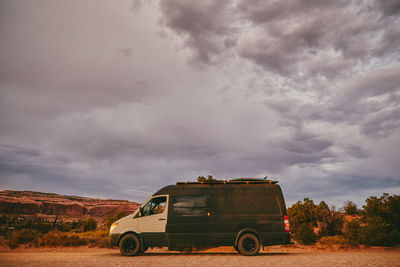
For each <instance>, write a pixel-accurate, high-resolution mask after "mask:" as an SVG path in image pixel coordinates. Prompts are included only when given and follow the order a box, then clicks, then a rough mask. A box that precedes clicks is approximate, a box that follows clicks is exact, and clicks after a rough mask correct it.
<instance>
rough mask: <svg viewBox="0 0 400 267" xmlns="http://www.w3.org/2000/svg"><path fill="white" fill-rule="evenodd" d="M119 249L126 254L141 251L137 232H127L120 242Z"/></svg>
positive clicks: (134, 254)
mask: <svg viewBox="0 0 400 267" xmlns="http://www.w3.org/2000/svg"><path fill="white" fill-rule="evenodd" d="M119 250H120V251H121V254H122V255H124V256H136V255H138V254H139V253H140V252H141V251H140V240H139V237H138V236H137V235H135V234H126V235H124V236H123V237H122V238H121V241H120V242H119Z"/></svg>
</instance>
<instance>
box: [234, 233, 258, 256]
mask: <svg viewBox="0 0 400 267" xmlns="http://www.w3.org/2000/svg"><path fill="white" fill-rule="evenodd" d="M238 250H239V252H240V254H242V255H243V256H254V255H257V254H258V252H259V251H260V240H258V237H257V236H256V235H254V234H251V233H246V234H243V235H242V236H241V237H240V238H239V242H238Z"/></svg>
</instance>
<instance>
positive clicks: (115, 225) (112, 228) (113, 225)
mask: <svg viewBox="0 0 400 267" xmlns="http://www.w3.org/2000/svg"><path fill="white" fill-rule="evenodd" d="M117 226H118V223H117V222H115V223H113V224H111V227H110V233H111V232H112V231H114V230H115V228H117Z"/></svg>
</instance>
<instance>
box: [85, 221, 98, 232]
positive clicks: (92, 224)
mask: <svg viewBox="0 0 400 267" xmlns="http://www.w3.org/2000/svg"><path fill="white" fill-rule="evenodd" d="M82 226H83V231H84V232H87V231H94V230H96V228H97V222H96V220H95V219H93V218H89V219H87V220H85V221H83V225H82Z"/></svg>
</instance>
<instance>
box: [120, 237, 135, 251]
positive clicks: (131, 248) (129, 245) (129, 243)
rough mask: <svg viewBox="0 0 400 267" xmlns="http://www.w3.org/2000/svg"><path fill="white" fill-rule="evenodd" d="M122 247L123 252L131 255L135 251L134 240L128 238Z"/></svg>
mask: <svg viewBox="0 0 400 267" xmlns="http://www.w3.org/2000/svg"><path fill="white" fill-rule="evenodd" d="M122 247H123V249H124V251H126V252H127V253H132V252H133V251H135V249H136V242H135V240H133V239H131V238H128V239H126V240H125V241H124V244H123V246H122Z"/></svg>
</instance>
